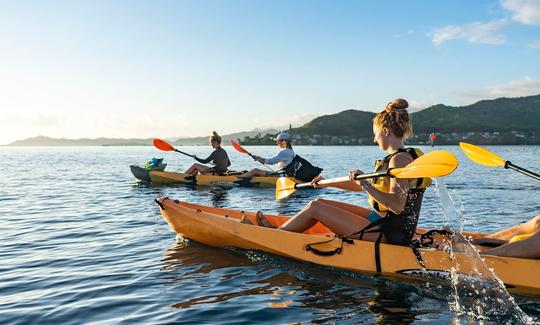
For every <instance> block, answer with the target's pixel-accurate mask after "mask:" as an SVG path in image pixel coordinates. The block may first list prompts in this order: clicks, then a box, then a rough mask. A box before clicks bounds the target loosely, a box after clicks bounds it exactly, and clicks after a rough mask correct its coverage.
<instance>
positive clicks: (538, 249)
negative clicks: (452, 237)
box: [472, 215, 540, 259]
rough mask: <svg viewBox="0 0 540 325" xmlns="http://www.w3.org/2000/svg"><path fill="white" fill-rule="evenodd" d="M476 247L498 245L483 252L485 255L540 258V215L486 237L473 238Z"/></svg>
mask: <svg viewBox="0 0 540 325" xmlns="http://www.w3.org/2000/svg"><path fill="white" fill-rule="evenodd" d="M472 243H473V244H476V245H486V246H492V245H498V246H497V247H495V248H491V249H487V250H484V251H482V252H481V254H485V255H496V256H508V257H519V258H534V259H538V258H540V215H538V216H536V217H534V218H532V219H531V220H529V221H527V222H525V223H523V224H520V225H516V226H512V227H509V228H506V229H503V230H500V231H497V232H496V233H493V234H490V235H487V236H485V237H478V238H473V239H472Z"/></svg>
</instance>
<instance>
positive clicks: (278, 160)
mask: <svg viewBox="0 0 540 325" xmlns="http://www.w3.org/2000/svg"><path fill="white" fill-rule="evenodd" d="M275 140H276V143H277V145H278V146H279V148H280V151H279V152H278V154H277V155H276V156H274V157H272V158H263V157H259V156H253V159H255V160H257V161H258V162H260V163H263V164H266V165H275V164H278V167H279V170H278V172H280V171H281V172H284V173H285V174H287V176H291V175H288V174H289V173H287V172H286V170H287V167H288V166H289V165H290V164H291V163H292V162H293V159H294V157H295V156H296V154H295V153H294V150H293V149H292V142H291V139H290V137H289V134H287V133H285V132H281V133H279V134H278V135H277V137H276V139H275ZM272 174H274V172H271V171H266V170H262V169H259V168H255V169H252V170H250V171H249V172H247V173H244V174H242V175H240V177H253V176H267V175H272Z"/></svg>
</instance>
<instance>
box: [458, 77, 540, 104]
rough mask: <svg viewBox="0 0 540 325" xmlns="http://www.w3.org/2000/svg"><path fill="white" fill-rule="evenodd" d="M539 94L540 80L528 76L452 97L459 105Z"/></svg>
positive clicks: (459, 93)
mask: <svg viewBox="0 0 540 325" xmlns="http://www.w3.org/2000/svg"><path fill="white" fill-rule="evenodd" d="M538 94H540V79H535V78H531V77H528V76H525V77H523V78H522V79H519V80H512V81H510V82H507V83H505V84H502V85H495V86H490V87H486V88H483V89H478V90H471V91H463V92H456V93H454V94H453V95H454V96H455V97H456V98H457V99H458V100H459V101H460V102H461V104H472V103H475V102H477V101H479V100H483V99H494V98H499V97H521V96H531V95H538Z"/></svg>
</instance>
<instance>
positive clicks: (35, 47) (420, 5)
mask: <svg viewBox="0 0 540 325" xmlns="http://www.w3.org/2000/svg"><path fill="white" fill-rule="evenodd" d="M539 62H540V0H500V1H499V0H496V1H485V0H480V1H466V0H455V1H426V0H424V1H420V0H415V1H398V0H395V1H387V0H383V1H314V0H297V1H284V0H283V1H263V0H234V1H233V0H230V1H213V0H208V1H207V0H193V1H120V0H119V1H98V0H96V1H71V0H70V1H1V0H0V110H1V112H0V113H1V114H0V144H7V143H10V142H12V141H15V140H17V139H23V138H27V137H33V136H37V135H45V136H50V137H65V138H82V137H89V138H96V137H122V138H128V137H137V138H143V137H144V138H146V137H175V136H200V135H207V134H209V133H210V131H211V130H216V131H218V132H220V133H222V134H226V133H230V132H236V131H245V130H251V129H253V128H256V127H261V128H262V127H275V126H278V127H279V126H285V125H288V124H289V123H292V124H293V126H298V125H300V124H302V123H304V122H306V121H308V120H310V119H311V118H313V117H314V116H318V115H322V114H328V113H336V112H339V111H342V110H345V109H351V108H354V109H361V110H368V111H377V110H380V109H382V108H383V107H384V106H385V104H386V103H387V102H388V101H389V100H391V99H392V98H395V97H403V98H406V99H407V100H409V103H410V104H411V106H412V108H413V109H419V108H424V107H427V106H429V105H432V104H437V103H444V104H448V105H466V104H470V103H473V102H475V101H478V100H481V99H490V98H496V97H502V96H507V97H518V96H527V95H534V94H539V93H540V63H539Z"/></svg>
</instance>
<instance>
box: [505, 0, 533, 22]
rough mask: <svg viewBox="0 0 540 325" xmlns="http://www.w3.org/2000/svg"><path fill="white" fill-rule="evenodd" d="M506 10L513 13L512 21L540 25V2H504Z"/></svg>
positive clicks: (530, 0)
mask: <svg viewBox="0 0 540 325" xmlns="http://www.w3.org/2000/svg"><path fill="white" fill-rule="evenodd" d="M501 5H502V7H503V8H504V9H506V10H508V11H510V12H511V13H512V19H513V20H515V21H517V22H519V23H521V24H525V25H540V1H538V0H502V1H501Z"/></svg>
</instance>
